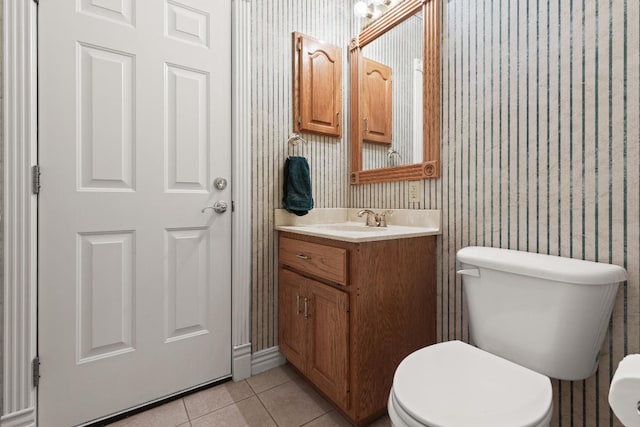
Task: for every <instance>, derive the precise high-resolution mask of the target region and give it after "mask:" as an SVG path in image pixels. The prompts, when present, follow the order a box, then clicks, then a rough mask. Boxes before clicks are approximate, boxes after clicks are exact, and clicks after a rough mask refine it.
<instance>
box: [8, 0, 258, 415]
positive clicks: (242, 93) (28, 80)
mask: <svg viewBox="0 0 640 427" xmlns="http://www.w3.org/2000/svg"><path fill="white" fill-rule="evenodd" d="M41 1H50V0H41ZM230 1H231V0H230ZM250 7H251V4H250V2H249V1H248V0H233V6H232V18H231V19H232V32H233V33H232V34H233V35H232V42H233V46H232V69H233V76H234V77H233V81H232V103H233V104H232V135H233V136H232V188H233V196H232V197H233V200H234V204H235V210H234V212H233V221H232V224H233V225H232V254H231V256H232V273H231V274H232V280H231V286H232V290H231V292H232V346H233V348H232V351H233V355H232V356H233V357H232V360H233V363H232V371H233V378H234V379H236V380H237V379H242V378H246V377H248V376H249V375H250V374H251V342H250V340H251V338H250V332H251V331H250V324H251V322H250V302H251V110H250V106H251V104H250V84H251V80H250V66H251V63H250V49H249V46H250V25H251V15H250V13H251V9H250ZM3 21H4V23H3V24H4V25H3V27H4V28H3V61H2V73H3V87H4V93H3V118H2V119H3V135H4V137H3V140H4V141H3V142H4V158H3V163H4V177H3V184H2V185H3V194H4V200H3V206H2V211H1V215H2V219H3V220H4V240H3V254H4V319H3V328H4V329H3V343H2V355H3V372H4V375H3V385H2V386H3V390H2V399H3V405H2V414H1V417H0V424H2V425H3V426H6V427H14V426H16V427H17V426H20V427H23V426H35V425H36V422H37V420H36V418H37V400H36V388H35V387H33V385H32V382H33V378H32V371H31V363H32V360H33V358H34V357H35V356H36V352H37V326H38V325H37V289H38V283H37V205H38V200H37V197H36V196H34V195H32V193H31V185H32V183H31V167H32V166H33V165H35V164H36V163H37V154H38V151H37V105H38V104H37V4H36V3H35V1H33V0H4V1H3ZM42 191H46V171H43V190H42Z"/></svg>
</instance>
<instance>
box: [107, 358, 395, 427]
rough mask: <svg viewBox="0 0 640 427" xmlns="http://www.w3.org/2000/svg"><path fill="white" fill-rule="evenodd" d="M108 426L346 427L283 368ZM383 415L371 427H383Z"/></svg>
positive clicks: (329, 407) (387, 421) (346, 426)
mask: <svg viewBox="0 0 640 427" xmlns="http://www.w3.org/2000/svg"><path fill="white" fill-rule="evenodd" d="M110 426H111V427H121V426H122V427H124V426H126V427H142V426H144V427H147V426H151V427H176V426H179V427H189V426H191V427H210V426H211V427H213V426H215V427H247V426H249V427H254V426H255V427H299V426H305V427H334V426H336V427H343V426H344V427H348V426H350V424H349V423H348V422H347V421H346V420H345V419H344V418H343V417H342V415H340V414H339V413H338V412H336V411H335V409H334V408H333V406H331V404H329V403H328V402H327V401H326V400H325V399H324V398H323V397H321V396H320V395H319V394H318V393H316V391H315V390H314V389H313V388H312V387H311V386H309V385H308V384H307V383H306V382H305V381H304V380H303V379H302V378H300V376H299V375H298V374H297V373H296V372H295V371H293V369H291V368H290V367H289V366H288V365H285V366H281V367H278V368H275V369H272V370H270V371H267V372H264V373H262V374H259V375H256V376H253V377H251V378H248V379H246V380H243V381H238V382H231V381H230V382H227V383H224V384H221V385H219V386H217V387H214V388H210V389H207V390H203V391H200V392H198V393H195V394H192V395H189V396H186V397H184V398H182V399H179V400H175V401H173V402H170V403H167V404H165V405H162V406H158V407H156V408H153V409H150V410H148V411H146V412H142V413H139V414H137V415H134V416H132V417H130V418H125V419H123V420H120V421H118V422H116V423H113V424H110ZM388 426H391V422H390V421H389V418H388V417H387V416H385V417H383V418H381V419H379V420H377V421H376V422H374V423H373V424H372V427H388Z"/></svg>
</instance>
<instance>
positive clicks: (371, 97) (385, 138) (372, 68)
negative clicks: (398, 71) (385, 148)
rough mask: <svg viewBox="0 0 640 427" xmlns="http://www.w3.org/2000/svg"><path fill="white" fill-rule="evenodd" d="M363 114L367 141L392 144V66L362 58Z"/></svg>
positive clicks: (364, 135) (364, 134)
mask: <svg viewBox="0 0 640 427" xmlns="http://www.w3.org/2000/svg"><path fill="white" fill-rule="evenodd" d="M362 66H363V68H364V73H363V75H362V95H363V105H362V116H363V118H364V123H363V125H364V132H363V134H362V139H363V140H364V141H367V142H378V143H383V144H391V142H392V132H391V131H392V128H391V126H392V117H391V114H392V79H391V73H392V70H391V67H389V66H387V65H384V64H381V63H379V62H376V61H373V60H371V59H369V58H362Z"/></svg>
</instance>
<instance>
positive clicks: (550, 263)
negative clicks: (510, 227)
mask: <svg viewBox="0 0 640 427" xmlns="http://www.w3.org/2000/svg"><path fill="white" fill-rule="evenodd" d="M456 259H457V261H458V262H459V263H460V262H462V263H464V264H467V265H471V266H475V267H482V268H488V269H492V270H498V271H505V272H508V273H513V274H521V275H523V276H531V277H537V278H540V279H544V280H554V281H559V282H565V283H575V284H581V285H601V284H606V283H618V282H623V281H625V280H627V271H626V270H625V269H624V268H622V267H620V266H617V265H613V264H606V263H601V262H593V261H583V260H579V259H574V258H565V257H559V256H554V255H544V254H536V253H531V252H524V251H516V250H512V249H501V248H488V247H481V246H468V247H466V248H462V249H460V250H459V251H458V253H457V255H456Z"/></svg>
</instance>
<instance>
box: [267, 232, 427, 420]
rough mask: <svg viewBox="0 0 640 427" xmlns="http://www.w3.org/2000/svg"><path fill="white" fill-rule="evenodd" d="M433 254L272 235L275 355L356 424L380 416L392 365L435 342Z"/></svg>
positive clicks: (405, 242) (419, 246)
mask: <svg viewBox="0 0 640 427" xmlns="http://www.w3.org/2000/svg"><path fill="white" fill-rule="evenodd" d="M435 245H436V237H435V236H426V237H415V238H407V239H395V240H386V241H377V242H363V243H350V242H342V241H337V240H331V239H323V238H317V237H311V236H305V235H301V234H294V233H286V232H283V233H281V235H280V252H279V253H280V259H279V262H280V268H279V296H278V309H279V346H280V351H281V352H282V354H283V355H284V356H285V357H286V358H287V360H288V361H289V362H290V363H291V365H293V366H294V367H295V368H296V369H297V370H298V371H299V372H300V373H301V374H302V375H303V376H304V377H306V379H307V380H308V381H309V382H310V383H311V384H313V385H314V386H315V387H316V388H317V389H318V391H320V392H321V393H322V394H323V395H325V397H327V398H328V399H329V400H331V401H332V402H333V403H334V404H335V405H336V407H337V408H338V409H339V410H340V411H341V412H342V413H343V414H344V415H345V416H346V417H347V418H348V419H349V420H350V421H351V422H352V423H353V424H354V425H358V426H360V425H365V424H368V423H369V422H371V421H373V420H375V419H376V418H378V417H379V416H381V415H383V414H384V413H385V412H386V407H387V406H386V405H387V399H388V397H389V391H390V390H391V385H392V382H393V374H394V372H395V369H396V367H397V366H398V364H399V363H400V361H401V360H402V359H403V358H404V357H406V356H407V355H408V354H410V353H411V352H413V351H415V350H417V349H419V348H421V347H424V346H427V345H429V344H433V343H435V340H436V330H435V329H436V328H435V320H436V319H435V312H436V305H435V296H436V295H435V275H436V270H435V268H436V254H435Z"/></svg>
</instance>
